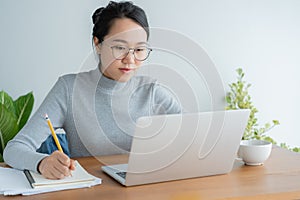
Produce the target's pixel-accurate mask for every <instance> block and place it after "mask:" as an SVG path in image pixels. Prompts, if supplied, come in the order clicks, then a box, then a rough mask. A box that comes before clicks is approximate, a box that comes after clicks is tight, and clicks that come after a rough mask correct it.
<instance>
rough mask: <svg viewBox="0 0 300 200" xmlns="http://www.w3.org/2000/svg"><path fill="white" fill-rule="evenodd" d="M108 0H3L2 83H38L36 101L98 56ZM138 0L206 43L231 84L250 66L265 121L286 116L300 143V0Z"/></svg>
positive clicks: (19, 87) (168, 24) (288, 130)
mask: <svg viewBox="0 0 300 200" xmlns="http://www.w3.org/2000/svg"><path fill="white" fill-rule="evenodd" d="M107 2H108V1H99V0H89V1H83V0H82V1H78V0H77V1H73V0H63V1H59V0H51V1H50V0H26V1H17V0H0V27H1V31H0V44H1V48H0V58H1V59H0V89H3V90H5V91H7V92H8V93H10V94H11V95H12V96H13V97H17V96H19V95H20V94H24V93H26V92H28V91H33V92H34V95H35V98H36V103H35V108H34V109H36V108H37V107H38V106H39V105H40V103H41V102H42V100H43V98H44V97H45V95H46V94H47V92H48V91H49V89H50V88H51V87H52V85H53V84H54V83H55V81H56V80H57V77H58V76H60V75H62V74H65V73H71V72H77V71H79V70H81V69H82V63H86V62H85V60H86V58H87V57H88V56H90V57H93V56H91V51H92V45H91V28H92V23H91V14H92V12H93V11H94V10H95V9H96V8H97V7H99V6H102V5H106V3H107ZM134 2H135V3H136V4H138V5H140V6H141V7H143V8H144V9H145V11H146V12H147V14H148V17H149V22H150V25H151V26H152V27H162V28H168V29H170V30H174V31H178V32H180V33H182V34H184V35H186V36H188V37H189V38H191V39H192V40H194V41H195V42H196V43H198V44H199V45H200V46H201V47H203V48H204V49H205V50H206V52H207V53H208V55H209V56H210V57H211V58H212V60H213V61H214V63H215V64H216V67H217V69H218V71H219V73H220V75H221V77H222V79H223V82H224V84H225V86H226V85H228V83H230V82H232V81H235V77H236V74H235V69H236V68H238V67H242V68H243V69H244V71H245V73H246V80H247V81H248V82H251V83H252V84H253V86H252V87H251V89H250V93H251V95H252V97H253V101H254V103H255V105H256V107H257V108H258V109H259V111H260V112H259V113H260V116H259V117H260V119H261V122H262V123H263V122H267V121H270V120H272V119H278V120H280V122H281V125H280V126H279V127H276V128H275V129H273V130H272V133H271V134H272V136H273V137H274V138H275V139H276V140H278V141H279V142H287V143H288V144H290V145H291V146H300V133H299V130H298V127H297V121H296V120H297V118H298V115H297V114H299V112H300V105H299V103H298V102H300V95H298V87H299V85H300V79H299V78H297V77H298V74H299V73H300V67H299V66H300V59H299V52H300V37H299V35H300V26H299V25H300V1H298V0H285V1H282V0H264V1H260V0H253V1H246V0H226V1H222V0H219V1H216V0H214V1H204V0H200V1H199V0H185V1H174V0H164V1H156V2H154V1H148V0H135V1H134ZM174 42H176V41H174ZM91 63H93V62H91ZM90 65H92V64H90ZM168 65H174V67H179V66H176V63H174V62H173V63H168ZM227 89H228V88H227ZM200 96H201V94H200Z"/></svg>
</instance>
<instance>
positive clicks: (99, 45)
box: [93, 37, 101, 54]
mask: <svg viewBox="0 0 300 200" xmlns="http://www.w3.org/2000/svg"><path fill="white" fill-rule="evenodd" d="M93 40H94V44H95V47H96V51H97V54H100V53H101V44H100V43H99V39H98V38H97V37H94V38H93Z"/></svg>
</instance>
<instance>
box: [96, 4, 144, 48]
mask: <svg viewBox="0 0 300 200" xmlns="http://www.w3.org/2000/svg"><path fill="white" fill-rule="evenodd" d="M121 18H129V19H132V20H133V21H135V22H136V23H138V24H139V25H141V26H142V27H143V28H144V30H145V31H146V33H147V39H148V38H149V28H148V26H149V25H148V20H147V16H146V14H145V12H144V10H143V9H142V8H140V7H138V6H136V5H133V3H132V2H129V1H123V2H114V1H110V2H109V4H108V5H107V6H106V7H101V8H98V9H97V10H96V11H95V12H94V14H93V16H92V19H93V24H94V28H93V36H94V37H97V38H98V40H99V43H101V42H102V41H103V40H104V37H105V36H106V35H107V34H108V32H109V30H110V28H111V26H112V24H113V22H114V20H115V19H121Z"/></svg>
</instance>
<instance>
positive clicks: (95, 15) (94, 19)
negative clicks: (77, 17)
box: [92, 7, 104, 24]
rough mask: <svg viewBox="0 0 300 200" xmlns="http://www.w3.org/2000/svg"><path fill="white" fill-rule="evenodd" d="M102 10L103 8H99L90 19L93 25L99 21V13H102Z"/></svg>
mask: <svg viewBox="0 0 300 200" xmlns="http://www.w3.org/2000/svg"><path fill="white" fill-rule="evenodd" d="M103 10H104V7H101V8H98V9H97V10H96V11H95V12H94V14H93V17H92V19H93V24H97V22H98V21H99V19H100V15H101V13H102V11H103Z"/></svg>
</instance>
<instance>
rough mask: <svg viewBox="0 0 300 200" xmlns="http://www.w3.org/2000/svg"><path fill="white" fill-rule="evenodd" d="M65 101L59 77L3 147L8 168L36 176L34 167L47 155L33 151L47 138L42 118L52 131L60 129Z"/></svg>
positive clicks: (65, 109) (64, 84) (65, 95)
mask: <svg viewBox="0 0 300 200" xmlns="http://www.w3.org/2000/svg"><path fill="white" fill-rule="evenodd" d="M67 101H68V88H67V84H66V82H65V80H64V79H63V77H60V78H59V79H58V81H57V82H56V83H55V85H54V86H53V88H52V89H51V90H50V92H49V93H48V95H47V96H46V98H45V99H44V101H43V103H42V104H41V106H40V107H39V109H38V110H37V111H36V112H35V114H34V115H33V116H32V117H31V118H30V120H29V121H28V122H27V123H26V125H25V126H24V127H23V128H22V130H20V132H19V133H18V134H17V135H16V136H15V137H14V139H12V140H11V141H9V142H8V143H7V146H6V148H5V149H4V153H3V156H4V161H5V162H6V163H7V164H8V165H10V166H11V167H14V168H17V169H21V170H23V169H29V170H32V171H35V172H37V165H38V163H39V162H40V161H41V160H42V159H43V158H44V157H46V156H48V155H47V154H42V153H38V152H36V150H37V149H38V148H39V147H40V146H41V144H42V143H43V142H44V141H45V140H46V139H47V137H48V136H49V135H50V134H51V132H50V129H49V127H48V125H47V122H46V121H45V119H44V115H45V113H47V114H48V116H49V118H50V119H51V122H52V124H53V127H54V129H55V128H59V127H63V124H64V120H65V118H66V114H67Z"/></svg>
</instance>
